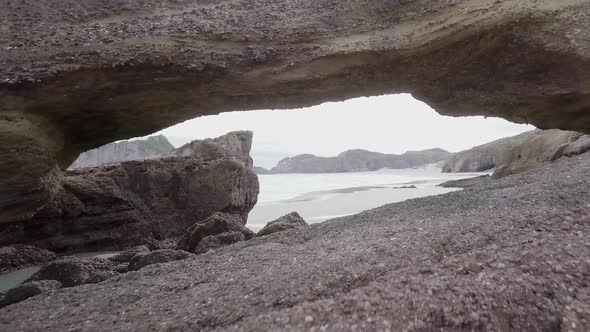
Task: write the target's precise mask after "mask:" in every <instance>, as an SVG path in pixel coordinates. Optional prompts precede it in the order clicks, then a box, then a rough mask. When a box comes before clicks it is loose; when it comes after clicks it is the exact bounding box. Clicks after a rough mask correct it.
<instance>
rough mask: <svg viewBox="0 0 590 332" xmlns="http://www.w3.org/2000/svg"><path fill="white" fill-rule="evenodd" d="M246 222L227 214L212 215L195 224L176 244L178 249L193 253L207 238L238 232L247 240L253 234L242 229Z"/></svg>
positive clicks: (244, 228) (246, 229) (239, 217)
mask: <svg viewBox="0 0 590 332" xmlns="http://www.w3.org/2000/svg"><path fill="white" fill-rule="evenodd" d="M245 224H246V220H245V219H244V218H242V217H241V216H239V215H236V214H229V213H219V212H216V213H213V214H212V215H211V216H210V217H209V218H207V219H205V220H202V221H198V222H197V223H195V224H194V225H193V226H192V227H191V228H190V229H189V230H188V231H187V232H186V234H185V235H184V236H183V237H182V238H181V239H180V241H179V242H178V249H181V250H185V251H188V252H195V250H196V248H197V246H198V245H199V243H200V242H201V241H202V240H203V239H205V238H206V237H208V236H215V235H219V234H222V233H226V232H239V233H242V234H243V235H244V237H245V238H246V239H247V240H249V239H251V238H253V237H254V233H253V232H252V231H251V230H249V229H248V228H246V227H244V225H245Z"/></svg>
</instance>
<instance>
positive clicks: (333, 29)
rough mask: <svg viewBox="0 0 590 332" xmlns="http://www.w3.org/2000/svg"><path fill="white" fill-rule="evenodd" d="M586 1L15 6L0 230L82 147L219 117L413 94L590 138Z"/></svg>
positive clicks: (456, 110) (3, 93) (180, 0)
mask: <svg viewBox="0 0 590 332" xmlns="http://www.w3.org/2000/svg"><path fill="white" fill-rule="evenodd" d="M589 13H590V1H588V0H566V1H551V0H536V1H534V0H528V1H523V0H506V1H495V0H477V1H476V0H446V1H427V0H416V1H404V0H377V1H354V0H344V1H332V0H315V1H310V0H298V1H293V0H272V1H271V0H255V1H250V0H228V1H224V2H221V3H217V2H214V1H207V0H203V1H198V2H195V1H192V0H164V1H161V0H113V1H99V0H84V1H79V0H76V1H74V0H69V1H59V2H55V1H38V0H23V1H13V2H9V3H7V4H5V8H3V10H2V12H1V13H0V19H1V21H2V22H4V23H3V25H2V26H0V47H1V48H2V52H1V53H0V141H1V142H2V144H1V146H0V171H1V172H2V174H3V179H2V180H0V211H2V212H0V223H1V222H4V223H6V222H12V221H16V220H22V219H26V218H28V217H29V216H30V215H31V213H33V212H34V211H35V210H36V209H37V208H38V207H40V206H42V205H43V203H44V202H45V200H46V199H47V197H49V196H50V195H51V193H52V191H53V188H54V187H55V186H57V185H58V183H59V181H58V176H59V168H60V167H61V168H63V167H64V166H67V165H68V163H69V162H70V161H72V160H73V158H75V157H76V156H77V154H78V153H79V152H81V151H84V150H87V149H90V148H93V147H97V146H99V145H102V144H104V143H107V142H110V141H114V140H117V139H123V138H128V137H132V136H139V135H144V134H147V133H150V132H154V131H156V130H158V129H161V128H163V127H166V126H169V125H172V124H174V123H177V122H179V121H183V120H186V119H189V118H193V117H196V116H200V115H205V114H216V113H219V112H223V111H235V110H250V109H261V108H293V107H301V106H309V105H313V104H318V103H321V102H324V101H336V100H344V99H347V98H352V97H358V96H370V95H379V94H385V93H399V92H410V93H412V94H413V95H414V96H415V97H417V98H419V99H421V100H423V101H425V102H427V103H428V104H430V105H431V106H432V107H433V108H435V109H436V110H437V111H438V112H440V113H442V114H448V115H456V116H459V115H469V114H471V115H488V116H500V117H504V118H506V119H508V120H511V121H515V122H528V123H532V124H534V125H536V126H538V127H540V128H561V129H571V130H578V131H585V132H590V33H589V32H588V28H587V27H588V26H590V14H589Z"/></svg>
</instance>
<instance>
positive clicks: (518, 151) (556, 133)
mask: <svg viewBox="0 0 590 332" xmlns="http://www.w3.org/2000/svg"><path fill="white" fill-rule="evenodd" d="M588 138H589V136H586V135H583V134H581V133H577V132H573V131H563V130H544V131H540V132H538V133H537V134H536V135H534V136H532V137H530V138H528V139H527V140H525V141H524V142H522V143H521V144H518V145H516V146H513V147H512V148H510V149H508V150H507V151H505V153H504V154H503V156H502V160H501V161H500V162H499V163H498V166H497V168H496V170H495V171H494V174H493V177H494V178H501V177H505V176H508V175H512V174H516V173H520V172H524V171H528V170H531V169H534V168H537V167H540V166H542V165H544V164H545V163H547V162H550V161H555V160H557V159H559V158H561V157H563V156H565V155H566V151H567V155H569V156H573V155H575V154H580V153H584V152H586V151H587V150H589V149H590V144H587V142H588ZM578 141H579V142H578Z"/></svg>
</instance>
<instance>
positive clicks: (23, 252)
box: [0, 244, 57, 273]
mask: <svg viewBox="0 0 590 332" xmlns="http://www.w3.org/2000/svg"><path fill="white" fill-rule="evenodd" d="M56 257H57V256H56V255H55V253H53V252H51V251H49V250H45V249H41V248H37V247H33V246H26V245H18V244H17V245H11V246H6V247H0V273H4V272H10V271H15V270H20V269H23V268H25V267H29V266H35V265H41V264H44V263H47V262H49V261H52V260H54V259H55V258H56Z"/></svg>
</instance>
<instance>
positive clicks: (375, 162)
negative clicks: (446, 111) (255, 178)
mask: <svg viewBox="0 0 590 332" xmlns="http://www.w3.org/2000/svg"><path fill="white" fill-rule="evenodd" d="M449 156H451V154H450V153H449V152H447V151H445V150H442V149H431V150H424V151H410V152H406V153H404V154H401V155H394V154H383V153H378V152H371V151H366V150H349V151H345V152H342V153H341V154H339V155H338V156H336V157H329V158H326V157H317V156H314V155H312V154H302V155H298V156H295V157H292V158H285V159H283V160H281V161H280V162H279V163H278V164H277V166H276V167H273V168H272V169H271V170H270V173H274V174H279V173H340V172H362V171H375V170H378V169H382V168H393V169H401V168H411V167H416V166H422V165H426V164H432V163H436V162H439V161H441V160H446V159H447V158H449Z"/></svg>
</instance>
